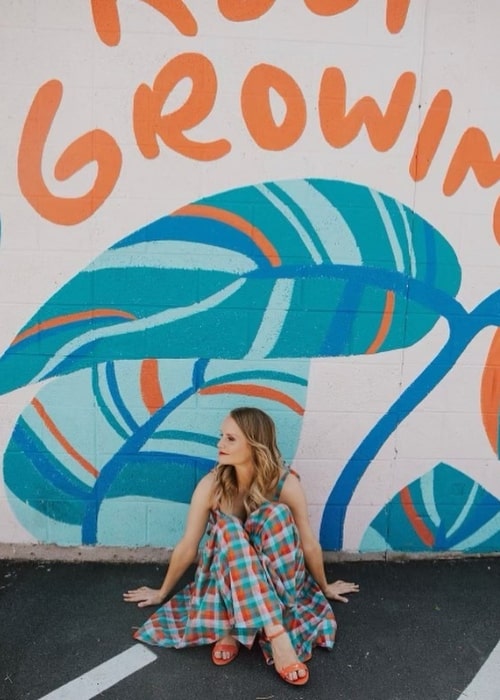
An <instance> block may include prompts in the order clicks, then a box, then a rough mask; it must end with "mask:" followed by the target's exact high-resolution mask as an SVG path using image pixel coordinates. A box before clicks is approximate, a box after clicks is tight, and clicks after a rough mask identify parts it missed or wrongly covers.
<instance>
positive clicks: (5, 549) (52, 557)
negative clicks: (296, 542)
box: [0, 543, 500, 564]
mask: <svg viewBox="0 0 500 700" xmlns="http://www.w3.org/2000/svg"><path fill="white" fill-rule="evenodd" d="M171 554H172V548H163V547H83V546H82V547H60V546H58V545H53V544H36V543H35V544H7V543H0V559H10V560H17V561H63V562H64V561H66V562H72V563H74V562H78V561H82V562H94V561H96V562H105V563H110V564H112V563H117V564H118V563H120V564H123V563H131V564H142V563H154V564H157V563H165V562H168V560H169V559H170V555H171ZM483 556H484V557H486V556H487V557H496V556H500V552H485V553H484V554H470V553H467V552H392V551H386V552H353V551H340V552H333V551H325V552H323V559H324V561H325V562H326V563H332V562H341V561H410V560H412V559H419V560H422V559H472V558H478V557H483Z"/></svg>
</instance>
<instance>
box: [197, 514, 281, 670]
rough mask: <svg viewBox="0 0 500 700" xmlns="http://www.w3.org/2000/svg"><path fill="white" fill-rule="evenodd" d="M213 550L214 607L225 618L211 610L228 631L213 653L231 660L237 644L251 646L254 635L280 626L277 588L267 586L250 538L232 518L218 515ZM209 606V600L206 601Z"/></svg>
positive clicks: (216, 657) (221, 636)
mask: <svg viewBox="0 0 500 700" xmlns="http://www.w3.org/2000/svg"><path fill="white" fill-rule="evenodd" d="M212 535H213V538H214V539H213V549H214V550H216V551H217V558H216V560H214V562H215V561H216V564H217V571H215V567H211V578H212V579H213V578H215V577H217V595H216V596H213V595H210V596H208V598H212V599H213V605H214V606H217V605H220V606H221V607H222V608H223V610H224V615H223V616H222V615H218V614H217V612H214V611H211V610H210V602H209V603H208V610H207V617H210V615H211V614H212V612H213V614H214V615H215V616H218V617H219V618H222V617H224V619H225V631H224V632H223V633H222V634H220V635H219V639H218V641H217V643H216V646H215V647H214V650H213V658H214V661H215V662H216V663H217V660H219V661H227V660H232V658H234V657H235V655H236V653H237V649H238V641H237V640H239V641H241V642H242V643H244V644H245V643H246V644H247V646H251V643H252V642H253V639H254V638H255V634H256V633H257V631H258V630H259V629H263V628H264V627H265V626H266V625H271V626H273V625H274V626H276V625H279V624H280V623H281V613H280V601H279V598H278V596H277V595H276V592H275V591H274V589H273V588H272V587H271V588H270V587H269V586H268V585H267V577H266V573H265V571H264V569H263V567H262V565H261V563H260V561H259V557H258V556H257V553H256V551H255V549H254V548H253V546H252V544H251V543H250V539H249V535H248V533H247V532H246V530H245V528H244V527H243V525H242V523H241V522H240V521H239V520H238V519H237V518H234V517H232V516H225V515H220V514H218V517H217V522H216V523H215V525H214V528H213V531H212ZM205 607H207V600H205Z"/></svg>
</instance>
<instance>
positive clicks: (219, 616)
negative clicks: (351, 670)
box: [134, 472, 336, 662]
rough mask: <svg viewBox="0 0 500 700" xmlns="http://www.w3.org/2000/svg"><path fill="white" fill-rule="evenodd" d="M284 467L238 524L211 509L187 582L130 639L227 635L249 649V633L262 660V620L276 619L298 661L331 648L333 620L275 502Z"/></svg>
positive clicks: (287, 515) (170, 640)
mask: <svg viewBox="0 0 500 700" xmlns="http://www.w3.org/2000/svg"><path fill="white" fill-rule="evenodd" d="M287 475H288V472H286V473H285V474H283V476H282V477H281V479H280V481H279V483H278V487H277V490H276V494H275V497H274V500H273V501H269V502H266V503H264V504H263V505H262V506H260V507H259V508H257V509H256V510H255V511H253V512H252V513H251V514H250V515H249V516H248V518H247V519H246V521H245V522H244V523H242V521H241V520H240V519H239V518H237V517H235V516H233V515H226V514H225V513H222V512H221V511H219V510H213V511H212V512H211V514H210V518H209V522H208V525H207V532H206V536H205V540H204V546H203V549H202V551H201V555H200V560H199V563H198V567H197V569H196V574H195V577H194V581H193V582H192V583H190V584H188V585H187V586H186V587H185V588H184V589H183V590H182V591H180V592H179V593H177V594H176V595H175V596H173V597H172V598H171V599H170V600H168V601H167V602H166V603H165V604H164V605H162V606H161V607H160V608H159V609H158V610H157V611H156V612H155V613H154V614H153V615H152V616H151V617H150V618H149V619H148V620H147V621H146V622H145V623H144V625H143V626H142V627H141V628H140V629H138V630H137V631H136V632H135V634H134V638H135V639H137V640H139V641H141V642H145V643H147V644H154V645H157V646H164V647H175V648H177V649H179V648H182V647H186V646H194V645H200V644H211V643H213V642H216V641H217V640H218V639H220V638H221V637H223V636H224V635H226V634H227V633H228V631H229V632H230V633H231V634H232V635H233V636H234V637H235V638H236V639H238V641H239V642H241V644H243V645H244V646H246V647H248V648H249V649H250V648H251V647H252V645H253V643H254V641H255V639H256V637H258V639H259V643H260V645H261V648H262V651H263V653H264V655H265V657H266V660H267V661H268V662H272V652H271V646H270V644H269V642H267V641H266V640H265V638H264V635H263V634H261V632H262V629H263V627H264V626H265V625H267V624H283V625H284V626H285V628H286V630H287V631H288V633H289V635H290V638H291V641H292V644H293V646H294V648H295V652H296V654H297V657H298V658H299V660H300V661H307V660H308V659H309V658H310V656H311V654H312V650H313V647H314V646H322V647H326V648H327V649H331V648H332V647H333V644H334V640H335V631H336V622H335V618H334V615H333V612H332V609H331V607H330V604H329V602H328V600H327V599H326V598H325V596H324V595H323V593H322V592H321V590H320V588H319V587H318V585H317V584H316V582H315V581H314V579H313V578H312V576H311V574H310V573H309V572H308V570H307V569H306V567H305V563H304V554H303V552H302V549H301V546H300V541H299V534H298V530H297V527H296V525H295V523H294V521H293V518H292V514H291V512H290V509H289V508H288V506H286V505H285V504H284V503H280V502H279V496H280V493H281V488H282V486H283V483H284V481H285V478H286V476H287Z"/></svg>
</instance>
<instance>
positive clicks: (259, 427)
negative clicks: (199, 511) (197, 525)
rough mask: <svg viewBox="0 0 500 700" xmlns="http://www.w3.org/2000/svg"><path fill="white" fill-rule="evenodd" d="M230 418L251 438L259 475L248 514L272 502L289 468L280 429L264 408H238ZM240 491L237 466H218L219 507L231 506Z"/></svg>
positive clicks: (216, 491)
mask: <svg viewBox="0 0 500 700" xmlns="http://www.w3.org/2000/svg"><path fill="white" fill-rule="evenodd" d="M229 415H230V416H231V418H232V419H233V420H234V422H235V423H236V424H237V426H238V427H239V429H240V430H241V432H242V433H243V435H244V436H245V438H246V439H247V441H248V443H249V445H250V447H251V450H252V459H253V462H254V465H255V476H254V478H253V481H252V483H251V484H250V488H249V489H248V493H247V494H246V496H245V498H244V500H243V505H244V507H245V511H246V513H247V515H248V514H249V513H251V512H252V511H254V510H255V509H256V508H258V507H259V506H260V505H262V503H265V502H266V501H268V500H269V496H270V495H271V494H272V493H273V491H274V489H275V488H276V486H277V484H278V481H279V478H280V475H281V471H282V470H283V468H284V466H285V465H284V462H283V458H282V456H281V453H280V451H279V449H278V445H277V441H276V426H275V425H274V421H273V419H272V418H270V416H268V415H267V413H264V411H261V410H260V408H254V407H252V406H243V407H241V408H234V409H233V410H232V411H230V413H229ZM237 492H238V483H237V480H236V471H235V469H234V467H233V466H232V465H231V464H217V466H216V467H215V483H214V497H213V500H214V504H215V506H216V507H218V506H220V504H221V502H222V501H225V502H226V503H228V504H230V505H231V504H232V503H233V502H234V499H235V497H236V494H237Z"/></svg>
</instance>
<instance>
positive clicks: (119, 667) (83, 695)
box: [40, 644, 157, 700]
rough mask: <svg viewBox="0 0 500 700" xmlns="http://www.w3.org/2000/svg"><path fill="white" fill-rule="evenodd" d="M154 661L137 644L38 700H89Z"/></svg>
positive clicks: (147, 652)
mask: <svg viewBox="0 0 500 700" xmlns="http://www.w3.org/2000/svg"><path fill="white" fill-rule="evenodd" d="M156 659H157V656H156V654H153V652H152V651H150V650H149V649H146V647H144V646H142V644H137V645H136V646H133V647H130V649H127V650H126V651H124V652H122V653H121V654H118V655H117V656H113V658H111V659H109V660H108V661H105V662H104V663H103V664H100V665H99V666H96V667H95V668H93V669H92V670H91V671H88V672H87V673H84V674H83V675H82V676H79V677H78V678H75V680H74V681H70V682H69V683H66V685H63V686H61V687H60V688H58V689H57V690H54V691H52V693H49V694H48V695H44V696H43V698H40V700H75V698H78V700H90V698H95V696H96V695H99V693H102V692H103V690H107V689H108V688H111V686H112V685H115V683H118V682H119V681H121V680H122V679H123V678H126V677H127V676H130V675H132V673H135V672H136V671H138V670H139V669H140V668H143V667H144V666H147V665H148V664H150V663H152V662H153V661H156Z"/></svg>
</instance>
